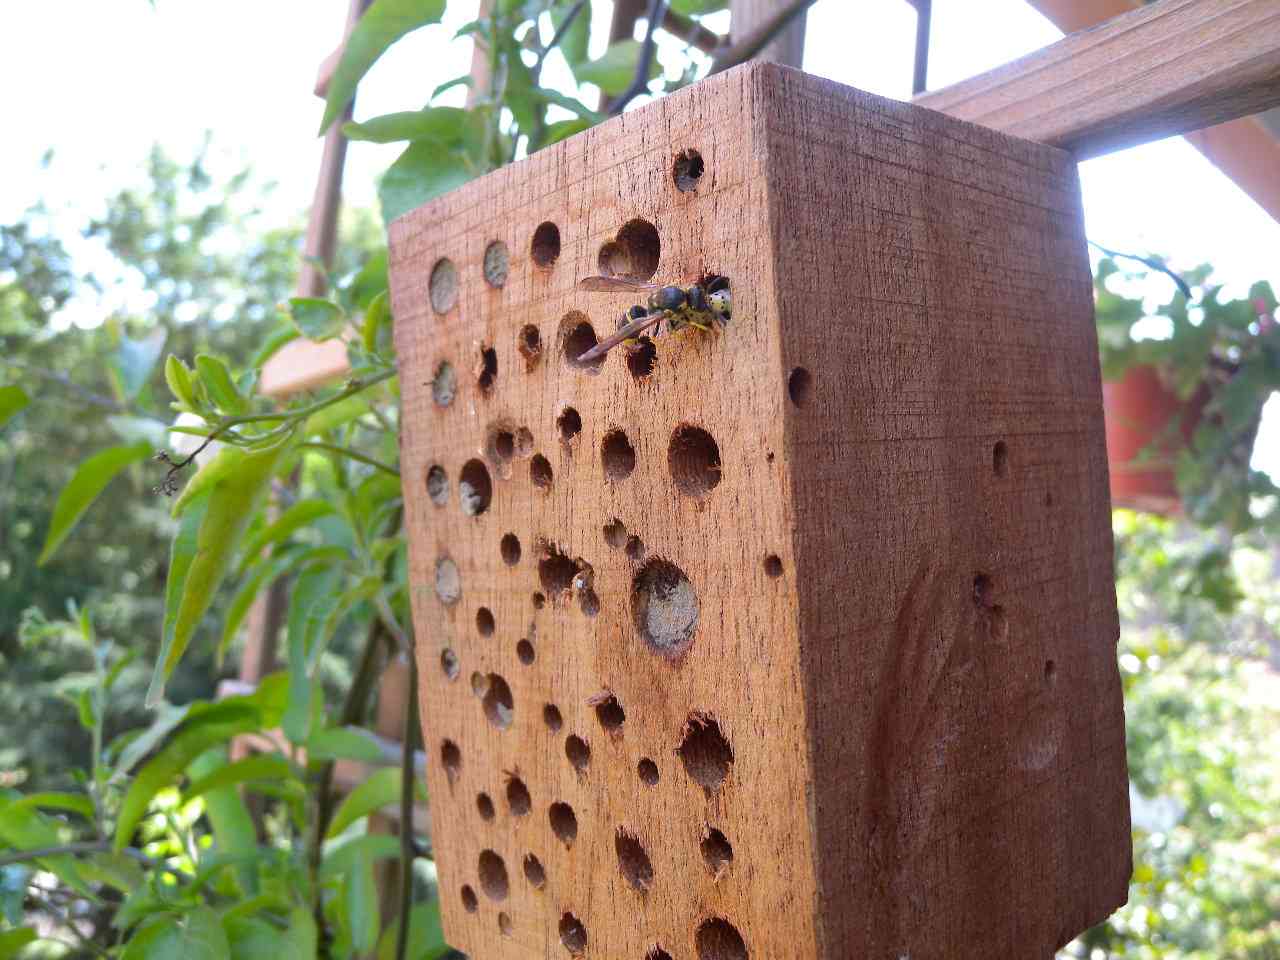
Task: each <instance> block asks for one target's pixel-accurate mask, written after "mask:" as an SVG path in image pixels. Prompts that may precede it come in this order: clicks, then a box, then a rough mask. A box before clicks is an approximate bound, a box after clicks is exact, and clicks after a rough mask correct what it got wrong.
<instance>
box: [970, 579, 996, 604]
mask: <svg viewBox="0 0 1280 960" xmlns="http://www.w3.org/2000/svg"><path fill="white" fill-rule="evenodd" d="M993 590H994V587H992V585H991V578H990V577H988V576H987V575H986V574H985V573H979V574H976V575H975V576H974V578H973V603H974V606H976V607H989V606H991V593H992V591H993Z"/></svg>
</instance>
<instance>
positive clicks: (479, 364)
mask: <svg viewBox="0 0 1280 960" xmlns="http://www.w3.org/2000/svg"><path fill="white" fill-rule="evenodd" d="M497 380H498V351H497V350H495V349H493V347H481V348H480V359H479V360H478V361H476V385H477V386H478V387H479V388H480V392H481V393H488V392H489V391H490V390H492V389H493V385H494V383H496V382H497Z"/></svg>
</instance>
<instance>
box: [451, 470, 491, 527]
mask: <svg viewBox="0 0 1280 960" xmlns="http://www.w3.org/2000/svg"><path fill="white" fill-rule="evenodd" d="M458 499H459V500H460V501H461V503H462V512H463V513H465V514H466V515H467V516H468V517H478V516H480V514H482V513H484V512H485V511H486V510H488V509H489V504H490V503H491V502H492V501H493V481H492V480H491V479H490V478H489V468H488V467H486V466H485V465H484V461H483V460H474V459H473V460H468V461H467V462H466V463H464V464H463V465H462V473H460V474H459V475H458Z"/></svg>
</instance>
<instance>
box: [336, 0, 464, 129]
mask: <svg viewBox="0 0 1280 960" xmlns="http://www.w3.org/2000/svg"><path fill="white" fill-rule="evenodd" d="M444 6H445V0H375V2H374V3H373V5H372V6H370V7H369V9H368V10H366V11H365V12H364V15H363V16H361V17H360V20H359V21H358V22H357V23H356V27H355V29H354V30H352V31H351V35H350V36H349V37H347V42H346V44H345V45H344V46H343V50H342V59H341V60H339V61H338V68H337V69H336V70H335V71H334V73H333V77H332V79H330V81H329V90H328V94H327V96H326V97H325V108H324V118H323V119H322V120H321V121H320V133H321V134H323V133H324V132H325V131H326V130H328V129H329V127H330V126H332V125H333V121H334V120H336V119H337V118H338V115H339V114H340V113H342V111H343V110H345V109H346V108H347V105H348V104H350V103H351V100H352V98H353V97H354V96H355V93H356V84H358V83H359V82H360V78H361V77H363V76H364V75H365V74H366V73H367V72H368V70H369V68H370V67H372V66H373V64H374V63H375V62H376V61H377V59H378V58H379V57H380V56H382V54H383V53H385V52H386V50H387V48H388V47H390V46H391V45H392V44H393V43H395V42H396V41H397V40H399V39H400V38H401V37H403V36H404V35H405V34H407V33H411V32H412V31H414V30H417V29H418V28H419V27H423V26H426V25H427V24H429V23H437V22H438V21H439V20H440V17H441V16H442V15H443V14H444Z"/></svg>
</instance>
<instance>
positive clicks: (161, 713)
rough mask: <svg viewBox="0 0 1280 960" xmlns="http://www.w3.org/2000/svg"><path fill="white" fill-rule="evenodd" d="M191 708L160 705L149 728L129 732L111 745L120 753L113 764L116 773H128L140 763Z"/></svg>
mask: <svg viewBox="0 0 1280 960" xmlns="http://www.w3.org/2000/svg"><path fill="white" fill-rule="evenodd" d="M191 707H192V704H184V705H183V706H181V707H175V706H173V705H172V704H168V703H162V704H161V705H160V708H159V709H158V710H157V711H156V719H155V720H153V721H152V722H151V726H149V727H147V728H146V729H145V730H143V731H141V732H136V733H135V732H134V731H130V732H128V733H126V734H123V735H122V736H121V737H119V738H118V739H117V741H116V743H115V744H113V747H115V748H118V749H119V751H120V755H119V757H118V758H117V759H116V763H115V766H116V773H117V774H119V775H123V774H126V773H129V772H130V771H131V770H132V769H133V768H134V767H136V766H137V765H138V764H139V763H141V762H142V760H143V758H145V757H146V755H147V754H149V753H150V752H151V751H152V750H154V749H155V748H156V747H157V746H158V745H159V744H160V742H161V741H163V740H164V738H165V737H167V736H169V734H170V733H172V732H173V731H174V730H175V729H176V728H177V726H178V724H180V723H182V721H183V720H185V719H186V717H187V714H188V713H190V712H191Z"/></svg>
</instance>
